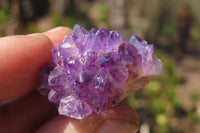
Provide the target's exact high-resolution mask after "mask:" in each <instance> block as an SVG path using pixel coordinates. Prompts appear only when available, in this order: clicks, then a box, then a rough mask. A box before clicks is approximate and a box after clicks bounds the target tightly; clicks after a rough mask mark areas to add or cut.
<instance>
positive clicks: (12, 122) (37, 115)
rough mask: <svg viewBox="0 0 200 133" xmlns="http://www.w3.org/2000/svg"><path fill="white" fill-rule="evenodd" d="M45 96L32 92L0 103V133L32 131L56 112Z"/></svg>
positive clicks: (28, 132) (29, 132)
mask: <svg viewBox="0 0 200 133" xmlns="http://www.w3.org/2000/svg"><path fill="white" fill-rule="evenodd" d="M56 112H57V111H56V108H55V106H54V105H53V104H51V103H50V102H49V101H48V100H47V98H46V97H44V96H41V95H40V94H38V93H36V92H34V93H31V94H28V95H27V96H24V97H23V98H20V99H19V100H16V101H14V102H12V103H5V104H3V105H0V132H1V133H33V132H35V131H36V129H38V128H39V127H40V126H42V125H43V124H44V123H45V122H46V121H47V120H49V119H50V118H52V117H53V116H54V115H55V114H56Z"/></svg>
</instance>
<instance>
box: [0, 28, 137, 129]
mask: <svg viewBox="0 0 200 133" xmlns="http://www.w3.org/2000/svg"><path fill="white" fill-rule="evenodd" d="M70 32H71V29H68V28H64V27H58V28H55V29H53V30H50V31H47V32H44V33H37V34H29V35H18V36H8V37H2V38H0V131H1V133H32V132H37V133H94V132H96V133H110V132H111V133H112V132H113V133H133V132H136V130H137V127H138V124H139V119H138V115H137V113H136V112H135V111H134V110H133V109H132V108H131V107H130V106H128V105H127V104H125V103H120V104H119V105H118V106H116V107H113V108H109V109H106V110H104V111H103V112H102V113H101V114H100V115H95V114H92V115H91V116H89V117H87V118H85V119H83V120H76V119H72V118H68V117H66V116H59V115H58V114H57V110H56V108H55V106H54V105H53V104H52V103H50V102H49V101H48V100H47V98H46V97H44V96H41V95H39V94H38V93H37V92H36V91H35V88H36V87H37V83H38V74H39V70H40V68H41V67H42V66H43V65H44V64H46V63H48V62H49V61H50V60H51V49H52V48H53V47H54V45H56V44H58V43H60V42H61V41H62V39H63V37H64V35H66V34H69V33H70Z"/></svg>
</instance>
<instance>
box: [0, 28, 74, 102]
mask: <svg viewBox="0 0 200 133" xmlns="http://www.w3.org/2000/svg"><path fill="white" fill-rule="evenodd" d="M70 32H71V30H70V29H68V28H62V27H59V28H56V29H54V30H50V31H47V32H45V33H37V34H31V35H19V36H8V37H2V38H0V102H1V101H4V100H7V99H10V98H15V97H19V96H21V95H24V94H26V93H27V92H29V91H31V90H33V89H34V88H36V86H37V82H38V74H39V70H40V68H41V67H42V66H43V65H44V64H46V63H48V62H49V61H50V60H51V49H52V48H53V45H55V44H56V43H59V42H61V41H62V39H63V37H64V35H66V34H69V33H70Z"/></svg>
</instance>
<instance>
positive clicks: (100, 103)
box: [38, 25, 162, 119]
mask: <svg viewBox="0 0 200 133" xmlns="http://www.w3.org/2000/svg"><path fill="white" fill-rule="evenodd" d="M153 51H154V47H153V45H152V44H151V45H148V44H147V42H146V41H145V40H143V39H141V38H139V37H137V36H136V35H133V36H132V37H131V38H130V40H129V41H126V40H125V39H124V38H123V36H122V35H121V34H120V33H119V32H118V31H108V30H107V29H106V28H100V29H99V30H96V29H95V28H93V29H91V30H90V31H87V30H86V29H84V28H83V27H81V26H79V25H75V26H74V28H73V32H72V33H71V34H69V35H66V36H65V37H64V40H63V42H62V43H60V44H58V45H56V46H55V48H54V49H53V50H52V62H51V63H49V64H48V65H46V66H44V67H43V68H42V69H41V72H40V81H41V85H40V86H39V87H38V91H39V92H40V93H42V94H43V95H45V94H46V95H48V98H49V101H51V102H53V103H55V104H56V105H57V106H58V112H59V114H60V115H65V116H68V117H72V118H76V119H83V118H85V117H87V116H89V115H90V114H92V113H93V112H94V113H96V114H99V113H101V111H102V110H103V109H105V108H108V107H112V106H116V105H117V104H118V103H119V102H120V101H121V100H122V99H123V98H124V97H125V96H126V95H127V94H128V93H129V92H130V91H135V90H138V89H140V88H142V87H144V86H145V85H146V84H147V83H148V82H149V81H150V80H151V79H152V77H154V76H156V75H159V74H160V72H161V70H162V63H161V61H160V60H159V59H158V58H157V57H156V56H155V54H154V53H153Z"/></svg>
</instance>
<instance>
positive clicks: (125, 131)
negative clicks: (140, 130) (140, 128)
mask: <svg viewBox="0 0 200 133" xmlns="http://www.w3.org/2000/svg"><path fill="white" fill-rule="evenodd" d="M136 131H137V126H136V125H135V124H134V123H132V122H129V121H125V120H116V119H110V120H106V121H104V122H103V123H102V125H101V126H100V127H99V128H98V129H97V132H96V133H136Z"/></svg>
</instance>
